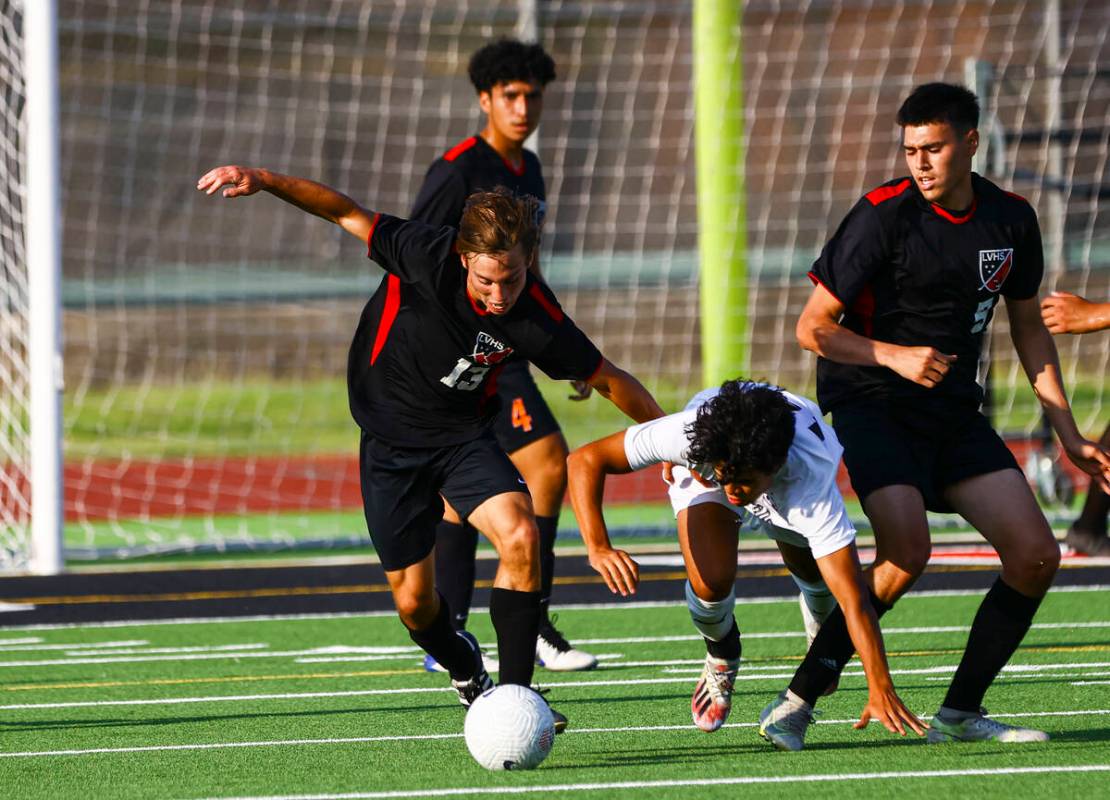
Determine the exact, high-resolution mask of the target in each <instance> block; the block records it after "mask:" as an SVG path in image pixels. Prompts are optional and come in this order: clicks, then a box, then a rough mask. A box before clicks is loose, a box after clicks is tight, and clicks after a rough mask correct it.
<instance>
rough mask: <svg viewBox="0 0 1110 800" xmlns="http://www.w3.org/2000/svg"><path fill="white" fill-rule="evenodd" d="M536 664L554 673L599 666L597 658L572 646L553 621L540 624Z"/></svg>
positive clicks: (544, 621)
mask: <svg viewBox="0 0 1110 800" xmlns="http://www.w3.org/2000/svg"><path fill="white" fill-rule="evenodd" d="M536 663H537V664H539V665H540V666H541V667H543V668H545V669H549V670H551V671H552V672H578V671H580V670H585V669H593V668H594V667H596V666H597V657H596V656H593V655H590V654H589V653H587V652H585V651H583V650H578V649H576V648H574V647H571V646H570V642H568V641H567V640H566V639H565V638H563V634H561V633H559V631H558V630H557V629H556V628H555V625H554V623H553V621H552V620H549V619H548V620H543V621H542V622H540V631H539V635H538V636H537V637H536Z"/></svg>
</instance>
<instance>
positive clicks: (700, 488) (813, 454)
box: [567, 380, 925, 749]
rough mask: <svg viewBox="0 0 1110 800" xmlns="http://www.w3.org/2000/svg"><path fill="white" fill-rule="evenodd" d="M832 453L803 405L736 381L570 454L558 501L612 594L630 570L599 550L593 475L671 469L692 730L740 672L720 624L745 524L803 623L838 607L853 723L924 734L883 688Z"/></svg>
mask: <svg viewBox="0 0 1110 800" xmlns="http://www.w3.org/2000/svg"><path fill="white" fill-rule="evenodd" d="M840 454H841V447H840V443H839V442H838V441H837V438H836V434H835V433H834V432H833V430H832V428H830V427H829V426H827V425H826V424H825V423H824V421H823V420H822V419H821V413H820V411H818V409H817V407H816V405H814V404H813V403H812V402H810V401H809V400H806V399H805V398H802V397H798V396H797V395H794V394H791V393H789V392H786V391H784V390H782V389H779V388H777V387H773V386H768V385H766V384H760V383H753V382H749V381H740V380H734V381H728V382H726V383H724V384H723V385H722V386H721V388H720V389H707V390H705V391H702V392H699V393H698V394H697V395H695V396H694V397H693V399H692V400H690V402H689V404H688V405H687V406H686V408H685V410H683V411H681V412H679V413H677V414H671V415H669V416H666V417H661V418H659V419H656V420H652V421H650V422H646V423H643V424H641V425H634V426H632V427H631V428H628V429H627V430H624V431H620V432H618V433H614V434H613V435H611V436H608V437H606V438H604V439H599V440H598V441H596V442H591V443H590V444H587V445H584V446H583V447H580V448H578V449H577V450H575V451H574V452H572V453H571V454H570V457H569V459H568V461H567V467H568V476H569V489H570V499H571V503H572V504H573V506H574V513H575V515H576V516H577V517H578V524H579V527H580V529H581V532H582V538H583V540H584V541H585V543H586V547H587V549H588V551H589V561H590V566H592V567H593V568H594V569H595V570H597V571H598V572H599V573H600V574H601V575H602V577H604V578H605V582H606V583H607V584H608V586H609V588H610V589H611V590H612V591H613V592H614V593H619V594H621V595H625V596H627V595H629V594H633V593H634V592H635V591H636V586H637V583H638V582H639V567H638V565H637V564H636V562H635V560H633V558H632V557H631V556H630V555H629V554H628V553H627V552H625V551H623V550H618V549H615V548H613V546H612V544H611V543H610V541H609V534H608V531H607V529H606V527H605V519H604V517H603V515H602V494H603V491H604V486H605V476H606V475H612V474H621V473H627V472H632V471H635V470H638V469H643V468H644V467H647V466H650V465H652V464H664V465H670V470H669V473H670V479H669V480H667V483H668V493H669V495H670V498H671V504H672V506H673V508H674V511H675V517H676V519H677V522H678V538H679V544H680V545H681V548H682V556H683V559H684V560H685V563H686V574H687V577H688V580H687V582H686V601H687V605H688V606H689V609H690V616H691V618H692V619H693V622H694V627H695V628H697V629H698V631H699V632H700V633H701V635H702V636H703V637H704V638H705V644H706V649H707V651H708V653H707V655H706V659H705V667H704V669H703V670H702V674H701V677H700V678H699V680H698V683H697V686H696V687H695V689H694V696H693V698H692V700H691V713H692V715H693V719H694V723H695V724H696V725H697V726H698V727H699V728H700V729H701V730H703V731H706V732H712V731H715V730H717V729H718V728H720V727H721V726H722V725H723V724H724V722H725V719H726V718H727V717H728V714H729V711H730V710H731V706H732V687H733V682H734V681H735V679H736V672H737V668H738V666H739V663H740V632H739V629H738V628H737V626H736V620H735V618H734V617H733V608H734V606H735V604H736V595H735V592H734V584H735V581H736V552H737V547H738V544H739V529H740V525H741V523H742V522H747V523H749V524H751V525H752V526H753V527H756V528H757V529H759V530H762V531H763V532H764V533H765V534H766V535H767V536H769V537H771V538H772V539H774V540H775V541H776V543H777V544H778V547H779V550H780V552H781V553H782V555H783V560H784V562H785V563H786V565H787V567H788V568H789V570H790V572H791V574H792V575H793V576H794V579H795V581H796V582H797V583H798V586H799V587H800V588H801V589H802V594H803V614H805V613H806V611H808V612H809V613H810V614H812V615H814V616H816V617H818V618H821V617H823V615H826V614H827V613H828V612H829V611H830V610H831V609H832V607H833V605H834V604H835V603H839V605H840V607H841V608H842V609H843V610H844V614H845V617H846V618H847V620H848V629H849V631H850V632H851V635H852V642H853V643H854V644H855V645H856V650H857V652H859V653H860V660H861V661H862V662H863V668H864V672H865V673H866V675H867V683H868V690H869V696H868V701H867V705H866V706H865V707H864V709H863V712H862V713H861V715H860V719H859V722H857V723H856V727H857V728H862V727H864V726H866V725H867V723H868V721H870V720H871V719H876V720H878V721H879V722H881V723H882V724H883V725H884V726H885V727H886V728H887V729H888V730H890V731H891V732H897V733H900V734H903V735H905V728H906V727H909V728H911V729H912V730H914V731H915V732H917V733H918V734H919V735H921V734H923V733H924V732H925V728H924V725H923V724H922V722H921V721H920V720H919V719H918V718H917V717H916V716H914V715H913V714H912V713H911V712H910V711H909V710H908V709H907V708H906V707H905V705H904V704H903V703H902V701H901V699H900V698H899V697H898V695H897V693H896V692H895V690H894V685H893V683H892V681H891V677H890V670H889V668H888V666H887V661H886V652H885V650H884V648H883V640H882V634H881V633H880V631H879V624H878V618H877V616H876V614H875V610H874V608H873V606H872V601H871V600H870V599H869V596H868V595H869V592H868V589H867V584H866V583H865V582H864V580H863V573H862V571H861V569H860V564H859V556H858V553H857V551H856V545H855V538H856V531H855V528H854V527H853V525H852V523H851V521H850V520H849V519H848V515H847V512H846V511H845V509H844V501H843V498H842V497H841V496H840V492H839V491H838V490H837V487H836V472H837V466H838V464H839V462H840ZM665 470H666V467H665ZM664 479H665V480H666V479H667V472H666V471H665V473H664ZM830 594H831V598H830V597H829V595H830ZM807 722H808V720H807ZM760 733H761V734H763V735H764V736H765V737H766V738H769V739H771V740H772V741H773V742H774V743H775V744H776V745H777V746H780V747H783V748H784V749H790V748H789V741H784V742H780V741H778V740H776V738H775V737H776V731H775V730H773V729H772V730H771V731H769V732H768V731H764V730H763V729H762V728H761V730H760Z"/></svg>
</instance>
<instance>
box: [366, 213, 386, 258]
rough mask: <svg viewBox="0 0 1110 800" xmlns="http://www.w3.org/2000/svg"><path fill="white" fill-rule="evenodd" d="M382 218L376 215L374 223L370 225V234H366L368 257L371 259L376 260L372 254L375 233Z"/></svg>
mask: <svg viewBox="0 0 1110 800" xmlns="http://www.w3.org/2000/svg"><path fill="white" fill-rule="evenodd" d="M381 218H382V215H381V214H375V215H374V221H373V222H371V223H370V233H368V234H366V257H367V258H369V259H373V258H374V257H373V256H372V255H370V253H371V251H372V250H373V248H374V231H376V230H377V229H378V220H379V219H381Z"/></svg>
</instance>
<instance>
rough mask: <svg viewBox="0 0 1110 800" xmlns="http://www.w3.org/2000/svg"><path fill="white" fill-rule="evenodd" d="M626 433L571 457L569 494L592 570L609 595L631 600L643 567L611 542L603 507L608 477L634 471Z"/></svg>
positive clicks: (593, 444)
mask: <svg viewBox="0 0 1110 800" xmlns="http://www.w3.org/2000/svg"><path fill="white" fill-rule="evenodd" d="M624 434H625V432H624V431H620V432H618V433H614V434H613V435H612V436H606V437H605V438H604V439H598V440H597V441H596V442H590V443H589V444H587V445H583V446H582V447H579V448H578V449H577V450H575V451H574V452H572V453H571V454H570V455H569V456H568V457H567V490H568V493H569V494H570V503H571V506H573V508H574V516H575V517H577V518H578V528H579V530H580V531H581V533H582V541H583V542H585V543H586V550H587V552H588V554H589V560H590V566H591V567H593V568H594V569H595V570H597V571H598V573H600V574H601V577H603V578H604V579H605V583H606V585H608V587H609V591H611V592H613V593H614V594H618V593H619V594H621V595H623V596H625V597H627V596H628V595H630V594H635V592H636V586H637V585H638V584H639V582H640V567H639V565H638V564H637V563H636V562H635V561H634V560H633V559H632V556H630V555H629V554H628V553H626V552H625V551H624V550H617V549H615V548H614V547H613V546H612V544H611V543H610V541H609V531H608V530H607V529H606V527H605V517H604V515H603V514H602V509H601V503H602V497H603V495H604V493H605V476H606V475H618V474H624V473H627V472H631V471H632V467H631V466H630V465H629V463H628V456H626V455H625V452H624Z"/></svg>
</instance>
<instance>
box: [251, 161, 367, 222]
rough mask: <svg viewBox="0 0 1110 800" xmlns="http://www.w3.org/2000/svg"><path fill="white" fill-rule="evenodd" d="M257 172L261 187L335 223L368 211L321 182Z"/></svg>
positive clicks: (262, 171)
mask: <svg viewBox="0 0 1110 800" xmlns="http://www.w3.org/2000/svg"><path fill="white" fill-rule="evenodd" d="M258 173H259V177H260V178H261V179H262V181H263V187H262V188H263V189H265V190H266V191H267V192H269V193H270V194H272V195H274V197H277V198H279V199H281V200H284V201H285V202H287V203H290V204H292V205H295V206H296V207H297V208H299V209H301V210H302V211H307V212H308V213H309V214H315V215H316V216H318V217H322V218H324V219H326V220H328V221H329V222H334V223H335V224H336V225H343V222H344V220H345V219H348V218H350V217H352V216H354V215H358V214H368V213H369V212H367V211H366V210H365V209H363V208H362V207H361V206H359V204H358V203H356V202H355V201H354V200H352V199H351V198H350V197H348V196H347V195H345V194H343V193H342V192H337V191H336V190H335V189H332V188H331V187H330V186H325V185H324V184H322V183H316V181H310V180H308V179H307V178H296V177H293V176H291V175H282V174H281V173H279V172H271V171H270V170H266V169H261V170H258Z"/></svg>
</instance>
